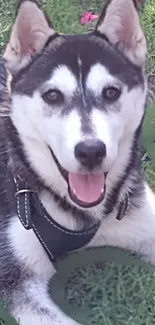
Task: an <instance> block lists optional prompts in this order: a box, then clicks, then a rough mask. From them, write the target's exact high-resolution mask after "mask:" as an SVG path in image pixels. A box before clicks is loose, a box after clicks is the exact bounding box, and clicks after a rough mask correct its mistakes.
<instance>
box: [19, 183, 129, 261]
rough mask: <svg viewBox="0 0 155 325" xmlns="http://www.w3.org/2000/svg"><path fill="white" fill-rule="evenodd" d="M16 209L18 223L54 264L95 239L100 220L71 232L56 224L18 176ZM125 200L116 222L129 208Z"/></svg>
mask: <svg viewBox="0 0 155 325" xmlns="http://www.w3.org/2000/svg"><path fill="white" fill-rule="evenodd" d="M14 182H15V186H16V190H15V198H16V209H17V215H18V218H19V220H20V221H21V223H22V225H23V227H24V228H25V229H26V230H30V229H32V230H33V231H34V233H35V234H36V236H37V238H38V239H39V241H40V243H41V244H42V246H43V247H44V249H45V251H46V253H47V254H48V256H49V258H50V260H51V261H52V262H53V261H55V260H56V259H57V258H59V257H62V256H63V255H65V254H66V253H69V252H72V251H76V250H79V249H80V248H82V247H84V246H86V245H88V243H89V242H90V241H91V240H92V239H93V238H94V236H95V234H96V232H97V230H98V229H99V227H100V225H101V221H97V222H95V221H94V222H93V221H91V222H90V224H89V226H88V228H87V229H84V230H81V231H72V230H69V229H66V228H65V227H63V226H61V225H59V224H58V223H57V222H56V221H55V220H54V219H53V218H52V217H51V216H50V215H49V214H48V213H47V211H46V210H45V208H44V207H43V205H42V204H41V202H40V200H39V198H38V195H37V193H36V192H34V191H33V190H31V189H30V188H28V186H27V185H26V184H25V182H23V181H22V180H21V179H20V178H19V177H18V178H16V179H14ZM128 205H129V203H128V197H127V196H126V198H125V200H124V201H122V202H121V204H120V206H119V210H118V214H117V217H116V218H117V219H118V220H121V219H122V218H123V216H124V215H125V213H126V211H127V209H128Z"/></svg>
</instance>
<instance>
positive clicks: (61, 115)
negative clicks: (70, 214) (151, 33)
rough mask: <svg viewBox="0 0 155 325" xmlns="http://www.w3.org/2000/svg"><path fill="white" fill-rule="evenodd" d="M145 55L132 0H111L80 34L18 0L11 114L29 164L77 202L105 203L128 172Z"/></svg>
mask: <svg viewBox="0 0 155 325" xmlns="http://www.w3.org/2000/svg"><path fill="white" fill-rule="evenodd" d="M34 17H35V18H34ZM145 54H146V44H145V38H144V35H143V33H142V30H141V27H140V23H139V17H138V14H137V11H136V7H135V4H134V1H132V0H113V1H111V3H109V5H108V6H107V8H106V9H105V10H104V11H103V13H102V15H101V17H100V20H99V22H98V24H97V27H96V30H95V31H94V33H92V34H89V35H83V36H82V35H79V36H78V35H77V36H72V35H68V36H67V35H66V36H65V35H58V34H56V33H55V31H54V30H53V28H52V27H51V26H50V25H49V23H48V22H47V21H46V18H45V16H44V14H43V12H42V11H41V10H40V8H39V7H38V6H37V5H36V3H35V2H33V1H22V2H21V5H20V8H19V11H18V15H17V20H16V22H15V25H14V28H13V31H12V35H11V38H10V42H9V44H8V46H7V49H6V52H5V55H4V57H5V59H6V60H7V63H8V67H9V68H10V71H11V72H12V73H13V74H15V77H14V79H13V84H12V99H13V104H12V120H13V122H14V124H15V126H16V128H17V129H18V131H19V134H20V137H21V140H22V141H23V144H24V150H25V152H26V154H27V157H28V159H29V161H30V163H31V164H32V167H33V168H34V169H35V170H36V171H37V172H38V173H39V175H40V177H42V178H43V180H44V182H46V184H47V185H48V186H52V188H53V190H54V191H56V192H57V193H58V194H59V195H61V196H65V197H67V199H68V200H70V202H72V203H73V204H75V205H77V206H78V207H81V208H90V207H94V206H96V205H98V204H99V203H101V202H102V201H103V200H104V197H105V194H106V193H107V191H108V186H110V182H109V183H108V179H109V180H110V178H112V175H114V174H115V178H116V179H117V178H118V177H119V175H121V173H122V172H123V166H125V163H126V159H127V158H128V157H127V156H128V154H129V151H130V148H131V145H132V140H133V137H134V134H135V131H136V130H137V128H138V126H139V124H140V123H141V120H142V117H143V114H144V105H145V97H146V86H145V81H144V77H143V67H144V62H145ZM119 161H121V172H120V170H118V164H119ZM116 162H117V163H116ZM113 180H114V178H113Z"/></svg>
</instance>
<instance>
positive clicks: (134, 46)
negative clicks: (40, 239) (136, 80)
mask: <svg viewBox="0 0 155 325" xmlns="http://www.w3.org/2000/svg"><path fill="white" fill-rule="evenodd" d="M141 4H142V0H111V1H108V3H107V5H106V6H105V8H104V9H103V11H102V13H101V16H100V18H99V21H98V23H97V26H96V30H95V33H97V34H98V35H101V36H102V35H105V36H106V38H107V39H108V41H109V42H110V43H111V44H112V45H114V46H116V47H117V48H118V49H119V50H120V51H122V52H123V53H124V55H126V56H127V57H128V58H129V59H130V61H132V62H133V63H134V64H136V65H138V66H140V67H143V66H144V65H145V60H146V50H147V48H146V40H145V36H144V34H143V31H142V28H141V25H140V18H139V14H138V8H139V6H140V5H141Z"/></svg>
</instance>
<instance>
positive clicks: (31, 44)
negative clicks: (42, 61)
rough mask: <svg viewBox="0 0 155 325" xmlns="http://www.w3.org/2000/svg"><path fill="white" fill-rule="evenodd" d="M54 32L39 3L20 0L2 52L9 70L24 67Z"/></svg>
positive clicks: (15, 70) (17, 69) (13, 72)
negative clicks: (6, 43) (10, 31)
mask: <svg viewBox="0 0 155 325" xmlns="http://www.w3.org/2000/svg"><path fill="white" fill-rule="evenodd" d="M54 34H56V32H55V30H54V29H53V27H52V25H50V23H49V20H48V19H47V18H46V16H45V14H44V12H43V11H42V10H41V8H40V6H39V4H38V3H37V2H36V1H35V0H34V1H33V0H21V1H20V3H19V7H18V12H17V17H16V21H15V24H14V26H13V29H12V33H11V36H10V40H9V43H8V45H7V48H6V50H5V53H4V58H5V59H6V62H7V68H8V69H9V71H10V72H11V73H12V74H15V73H16V72H18V71H19V70H20V69H21V68H23V67H25V66H26V65H27V64H28V63H29V62H30V61H31V60H32V59H33V57H34V55H35V54H37V53H39V52H41V51H42V49H43V47H44V45H45V43H46V42H47V40H48V38H49V37H50V36H52V35H54Z"/></svg>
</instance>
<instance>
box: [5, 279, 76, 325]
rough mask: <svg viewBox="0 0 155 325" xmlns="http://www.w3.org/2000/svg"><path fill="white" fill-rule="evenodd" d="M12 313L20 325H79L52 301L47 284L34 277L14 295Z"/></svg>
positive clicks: (25, 282)
mask: <svg viewBox="0 0 155 325" xmlns="http://www.w3.org/2000/svg"><path fill="white" fill-rule="evenodd" d="M10 312H11V314H12V315H13V316H14V317H15V319H16V320H17V321H18V322H19V324H20V325H78V324H77V323H76V322H75V321H74V320H72V319H71V318H69V317H68V316H67V315H65V314H64V313H63V312H62V311H61V310H60V309H59V307H58V306H56V305H55V303H54V302H53V301H52V300H51V299H50V297H49V296H48V286H47V283H46V282H44V281H42V279H39V278H34V277H32V278H31V277H30V278H29V279H28V280H26V281H24V282H23V284H22V286H21V288H19V289H18V292H16V293H14V294H13V304H12V308H11V309H10Z"/></svg>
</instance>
